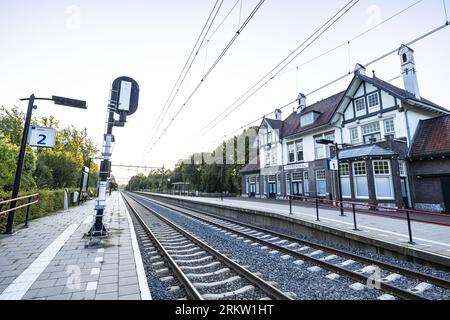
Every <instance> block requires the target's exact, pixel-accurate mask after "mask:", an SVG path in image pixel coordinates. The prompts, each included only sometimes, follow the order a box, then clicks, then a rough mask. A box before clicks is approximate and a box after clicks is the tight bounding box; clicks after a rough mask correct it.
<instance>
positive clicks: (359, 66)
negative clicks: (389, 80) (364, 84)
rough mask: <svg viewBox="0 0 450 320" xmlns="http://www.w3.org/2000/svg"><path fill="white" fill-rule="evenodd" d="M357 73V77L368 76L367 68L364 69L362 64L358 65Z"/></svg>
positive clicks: (356, 67)
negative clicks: (359, 75)
mask: <svg viewBox="0 0 450 320" xmlns="http://www.w3.org/2000/svg"><path fill="white" fill-rule="evenodd" d="M353 72H354V73H355V75H357V74H361V75H363V76H365V75H366V67H364V66H363V65H362V64H360V63H357V64H356V66H355V71H353Z"/></svg>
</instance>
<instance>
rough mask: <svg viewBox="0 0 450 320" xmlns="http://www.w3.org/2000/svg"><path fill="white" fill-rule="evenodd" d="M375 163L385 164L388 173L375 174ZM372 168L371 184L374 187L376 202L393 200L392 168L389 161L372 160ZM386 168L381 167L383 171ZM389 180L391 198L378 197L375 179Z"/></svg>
mask: <svg viewBox="0 0 450 320" xmlns="http://www.w3.org/2000/svg"><path fill="white" fill-rule="evenodd" d="M377 162H383V163H387V169H388V171H389V173H376V172H375V171H376V170H377V165H376V164H375V163H377ZM372 168H373V182H374V185H375V196H376V198H377V199H378V200H395V191H394V183H393V180H394V179H393V176H392V166H391V161H389V160H372ZM385 168H386V167H383V169H385ZM386 177H388V178H389V186H390V192H391V196H390V197H381V196H378V186H377V178H386Z"/></svg>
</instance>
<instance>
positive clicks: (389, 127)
mask: <svg viewBox="0 0 450 320" xmlns="http://www.w3.org/2000/svg"><path fill="white" fill-rule="evenodd" d="M384 134H395V126H394V119H387V120H384Z"/></svg>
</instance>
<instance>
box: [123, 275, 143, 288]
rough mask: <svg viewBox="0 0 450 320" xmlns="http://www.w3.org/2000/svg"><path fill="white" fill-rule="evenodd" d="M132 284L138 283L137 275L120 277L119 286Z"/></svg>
mask: <svg viewBox="0 0 450 320" xmlns="http://www.w3.org/2000/svg"><path fill="white" fill-rule="evenodd" d="M130 284H138V279H137V277H127V278H119V286H120V287H122V286H127V285H130Z"/></svg>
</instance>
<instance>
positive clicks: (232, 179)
mask: <svg viewBox="0 0 450 320" xmlns="http://www.w3.org/2000/svg"><path fill="white" fill-rule="evenodd" d="M245 133H246V131H244V132H242V133H241V134H240V135H238V136H235V137H233V138H231V139H229V140H228V141H226V142H224V143H223V144H222V145H220V146H219V147H218V148H217V149H216V150H215V152H213V153H211V154H207V155H204V154H194V155H192V156H191V157H190V158H189V159H188V160H187V161H184V162H181V163H180V164H179V165H178V166H176V168H175V170H173V171H165V172H164V173H163V174H162V173H161V172H160V171H153V172H151V173H150V174H149V175H148V176H147V177H146V176H144V175H143V174H140V175H137V176H134V177H132V178H131V179H130V181H129V183H128V185H127V187H126V189H127V190H131V191H133V190H152V191H164V190H170V189H171V188H172V184H173V183H175V182H187V183H189V186H188V189H189V190H191V191H194V190H196V191H199V192H207V193H218V192H222V191H223V192H229V193H234V194H238V193H240V192H241V176H240V174H239V171H240V170H241V169H242V167H243V166H244V164H240V163H238V161H237V159H238V141H242V140H243V139H244V137H245ZM244 142H245V147H244V148H243V150H244V154H243V156H244V158H245V159H244V160H245V163H248V162H249V160H253V159H249V148H250V146H253V143H254V141H248V140H244ZM226 146H228V148H226ZM227 149H228V150H231V152H230V151H229V154H227V152H226V150H227ZM223 150H225V151H223ZM215 153H217V154H218V155H219V159H220V155H221V156H222V157H223V159H224V160H225V159H226V161H225V163H226V164H225V165H223V164H220V163H219V164H216V163H212V164H207V163H205V162H206V161H205V158H206V157H207V156H213V155H215ZM218 162H220V161H218ZM167 178H169V179H170V183H169V182H168V181H167ZM161 183H162V186H161Z"/></svg>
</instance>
